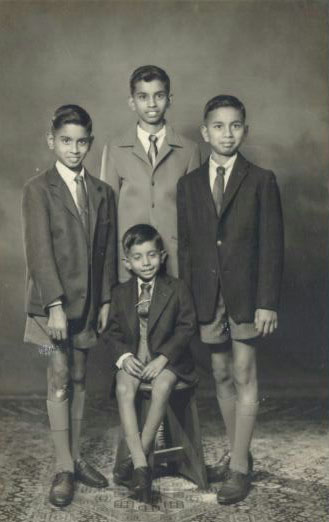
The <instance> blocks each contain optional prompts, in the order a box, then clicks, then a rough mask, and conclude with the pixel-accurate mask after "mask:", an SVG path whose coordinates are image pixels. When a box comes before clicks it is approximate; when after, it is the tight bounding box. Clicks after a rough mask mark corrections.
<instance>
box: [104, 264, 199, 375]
mask: <svg viewBox="0 0 329 522" xmlns="http://www.w3.org/2000/svg"><path fill="white" fill-rule="evenodd" d="M137 293H138V290H137V279H136V277H132V278H131V279H130V280H129V281H126V282H125V283H121V284H119V285H118V286H117V287H115V288H114V290H113V298H112V303H111V309H110V318H109V329H108V331H107V332H106V333H105V336H104V340H105V342H106V343H107V344H108V345H109V348H110V350H111V351H112V356H113V363H114V364H115V363H116V361H117V360H118V359H119V357H120V356H121V355H123V354H124V353H127V352H131V353H133V354H136V353H137V350H138V344H139V338H140V334H139V320H138V315H137V309H136V303H137V301H138V296H137ZM195 331H196V318H195V312H194V306H193V301H192V297H191V294H190V292H189V290H188V289H187V288H186V285H185V283H184V281H180V280H178V279H175V278H173V277H171V276H168V275H166V274H164V275H158V276H157V279H156V282H155V286H154V290H153V295H152V301H151V306H150V311H149V318H148V334H147V335H148V346H149V350H150V352H151V354H153V355H154V356H156V355H160V354H163V355H165V356H166V357H167V358H168V361H169V362H168V366H167V367H168V368H169V369H171V370H172V371H173V372H175V373H176V374H177V375H178V377H180V378H182V379H184V380H187V381H191V380H194V379H195V377H196V375H195V373H194V363H193V359H192V355H191V352H190V349H189V342H190V339H191V338H192V336H193V334H194V333H195Z"/></svg>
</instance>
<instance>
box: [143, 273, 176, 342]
mask: <svg viewBox="0 0 329 522" xmlns="http://www.w3.org/2000/svg"><path fill="white" fill-rule="evenodd" d="M172 294H173V289H172V288H171V286H170V283H169V281H168V279H167V278H166V277H165V276H161V275H159V276H158V277H157V278H156V281H155V286H154V290H153V296H152V301H151V306H150V311H149V318H148V332H150V331H151V330H152V328H153V327H154V325H155V323H156V322H157V320H158V319H159V317H160V315H161V314H162V312H163V310H164V309H165V307H166V306H167V303H168V301H169V299H170V297H171V296H172Z"/></svg>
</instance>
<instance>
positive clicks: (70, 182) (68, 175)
mask: <svg viewBox="0 0 329 522" xmlns="http://www.w3.org/2000/svg"><path fill="white" fill-rule="evenodd" d="M55 166H56V169H57V171H58V174H59V175H60V177H61V178H62V180H63V181H64V183H65V184H66V186H67V188H68V189H69V191H70V192H71V196H72V198H73V200H74V203H75V204H76V206H77V207H78V198H77V187H78V184H77V182H76V181H74V178H75V176H76V175H77V174H79V175H80V176H82V177H83V182H84V184H85V188H86V191H87V184H86V178H85V169H84V167H82V169H81V171H80V172H79V173H78V172H75V171H74V170H71V169H69V168H68V167H66V166H65V165H64V164H63V163H61V162H60V161H56V165H55Z"/></svg>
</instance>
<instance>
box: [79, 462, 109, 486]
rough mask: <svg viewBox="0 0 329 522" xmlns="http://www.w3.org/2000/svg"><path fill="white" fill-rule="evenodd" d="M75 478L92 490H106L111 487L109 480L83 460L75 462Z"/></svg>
mask: <svg viewBox="0 0 329 522" xmlns="http://www.w3.org/2000/svg"><path fill="white" fill-rule="evenodd" d="M74 478H75V480H79V481H80V482H82V483H83V484H86V486H90V487H91V488H106V487H107V486H108V485H109V483H108V481H107V479H106V478H105V477H104V476H103V475H102V474H101V473H100V472H99V471H97V470H96V469H94V468H93V467H92V466H91V465H90V464H88V462H86V461H85V460H83V459H78V460H76V461H75V462H74Z"/></svg>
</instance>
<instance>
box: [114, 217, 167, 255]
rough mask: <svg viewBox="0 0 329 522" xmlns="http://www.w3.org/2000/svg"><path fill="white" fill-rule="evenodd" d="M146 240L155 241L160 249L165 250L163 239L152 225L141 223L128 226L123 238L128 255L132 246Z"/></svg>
mask: <svg viewBox="0 0 329 522" xmlns="http://www.w3.org/2000/svg"><path fill="white" fill-rule="evenodd" d="M146 241H155V244H156V247H157V249H158V250H160V251H161V250H163V248H164V247H163V241H162V237H161V236H160V234H159V232H158V231H157V230H156V229H155V228H154V227H152V226H151V225H145V224H139V225H134V226H133V227H130V228H128V230H126V232H125V233H124V235H123V238H122V246H123V250H124V253H125V254H126V255H127V254H129V251H130V249H131V247H132V246H134V245H141V244H142V243H145V242H146Z"/></svg>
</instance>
